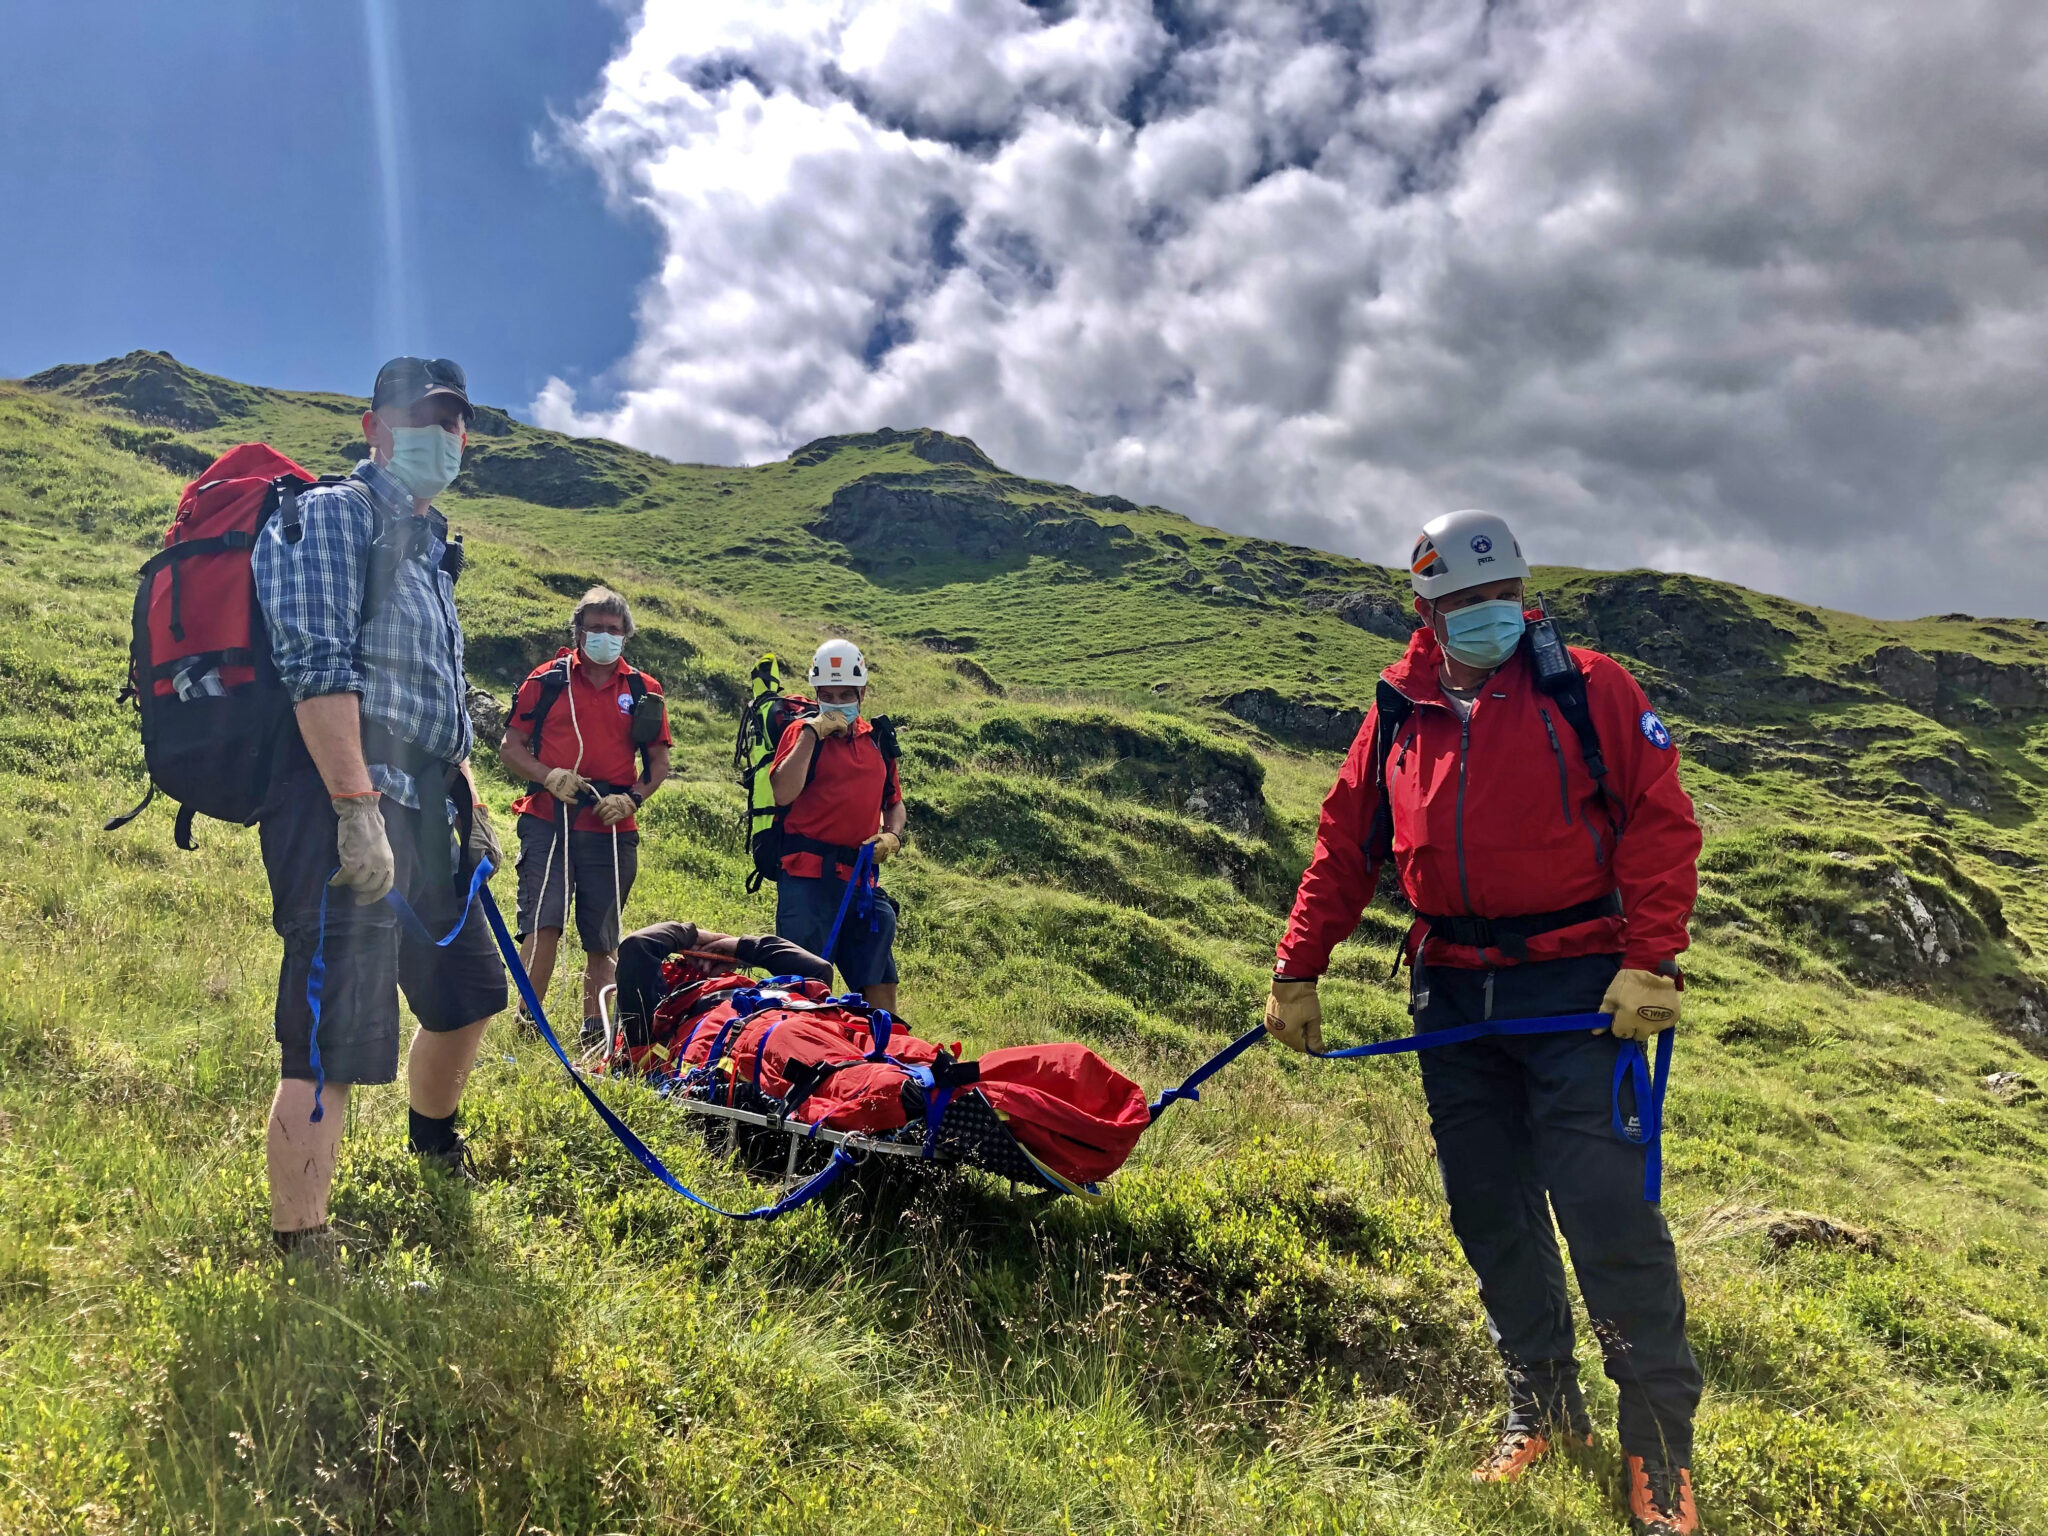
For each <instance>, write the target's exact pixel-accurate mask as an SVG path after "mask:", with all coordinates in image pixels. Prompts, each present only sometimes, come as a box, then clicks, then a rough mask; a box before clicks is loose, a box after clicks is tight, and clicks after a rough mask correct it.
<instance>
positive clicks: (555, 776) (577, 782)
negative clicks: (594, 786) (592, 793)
mask: <svg viewBox="0 0 2048 1536" xmlns="http://www.w3.org/2000/svg"><path fill="white" fill-rule="evenodd" d="M541 783H543V784H545V785H546V786H547V791H548V793H549V794H551V795H553V796H554V797H555V798H556V799H557V800H559V801H561V802H562V804H564V805H574V804H575V803H576V802H577V801H578V800H580V799H582V798H583V796H584V794H585V793H586V792H587V791H588V790H589V788H590V781H589V780H588V779H586V778H584V777H583V775H582V774H580V773H578V772H577V771H576V770H575V769H573V768H550V769H549V770H548V776H547V777H546V778H544V779H542V780H541Z"/></svg>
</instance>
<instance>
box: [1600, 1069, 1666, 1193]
mask: <svg viewBox="0 0 2048 1536" xmlns="http://www.w3.org/2000/svg"><path fill="white" fill-rule="evenodd" d="M1675 1033H1676V1031H1675V1030H1669V1029H1667V1030H1664V1031H1662V1032H1661V1033H1659V1034H1658V1036H1657V1068H1656V1072H1655V1074H1654V1075H1653V1074H1652V1073H1651V1070H1650V1064H1649V1058H1648V1056H1647V1055H1646V1054H1645V1052H1644V1050H1643V1047H1642V1045H1641V1043H1640V1042H1639V1041H1635V1040H1624V1041H1623V1042H1622V1051H1621V1054H1620V1055H1619V1056H1617V1057H1615V1058H1614V1087H1613V1109H1614V1129H1615V1131H1616V1132H1617V1133H1618V1134H1619V1135H1620V1137H1621V1139H1622V1140H1623V1141H1630V1142H1634V1143H1635V1144H1636V1145H1638V1146H1640V1147H1642V1148H1643V1149H1644V1152H1643V1198H1644V1199H1645V1200H1648V1201H1651V1202H1652V1203H1655V1202H1656V1201H1658V1200H1661V1199H1662V1198H1663V1196H1664V1093H1665V1090H1666V1089H1667V1088H1669V1087H1670V1086H1671V1044H1672V1036H1673V1035H1674V1034H1675ZM1630 1046H1634V1047H1635V1049H1633V1050H1630V1049H1629V1047H1630ZM1624 1077H1626V1078H1628V1079H1630V1086H1631V1087H1632V1088H1633V1090H1634V1093H1635V1105H1636V1112H1635V1113H1634V1114H1633V1115H1630V1116H1629V1117H1628V1118H1627V1119H1623V1118H1622V1113H1621V1082H1622V1079H1623V1078H1624Z"/></svg>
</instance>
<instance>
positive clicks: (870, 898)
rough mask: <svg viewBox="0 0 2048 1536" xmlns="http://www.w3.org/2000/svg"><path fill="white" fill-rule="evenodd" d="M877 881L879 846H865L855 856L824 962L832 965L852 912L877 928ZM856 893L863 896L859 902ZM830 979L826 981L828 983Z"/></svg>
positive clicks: (828, 938) (827, 943)
mask: <svg viewBox="0 0 2048 1536" xmlns="http://www.w3.org/2000/svg"><path fill="white" fill-rule="evenodd" d="M875 878H876V876H875V845H874V844H873V843H862V844H861V845H860V852H859V853H858V854H856V855H855V856H854V860H853V872H852V873H851V874H849V875H848V876H847V877H846V889H845V891H843V892H842V893H841V894H840V897H839V911H838V913H837V915H836V916H834V917H833V919H832V932H831V934H830V936H829V937H827V938H826V940H825V950H824V953H823V954H821V955H819V956H818V958H819V959H820V960H823V961H825V962H826V963H828V964H829V963H830V962H831V959H832V952H833V951H834V950H835V949H837V948H838V947H839V929H840V927H841V926H842V925H843V924H844V923H845V922H846V914H847V912H848V910H849V909H851V910H852V912H853V914H854V916H856V917H866V918H868V919H869V923H870V926H871V927H873V926H875V920H874V918H873V917H872V913H873V912H874V906H875ZM856 893H858V895H859V900H857V901H856V900H855V894H856ZM830 979H831V978H830V977H827V978H826V980H828V981H829V980H830Z"/></svg>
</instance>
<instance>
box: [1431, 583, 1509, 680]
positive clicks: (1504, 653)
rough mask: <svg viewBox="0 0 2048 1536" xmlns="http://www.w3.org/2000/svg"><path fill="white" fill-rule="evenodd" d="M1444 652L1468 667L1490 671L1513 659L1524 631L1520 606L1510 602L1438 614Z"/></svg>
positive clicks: (1480, 604) (1503, 599)
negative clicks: (1441, 626) (1440, 622)
mask: <svg viewBox="0 0 2048 1536" xmlns="http://www.w3.org/2000/svg"><path fill="white" fill-rule="evenodd" d="M1440 612H1441V614H1442V617H1443V621H1444V627H1443V630H1442V633H1441V636H1440V638H1441V639H1442V640H1443V645H1444V650H1445V652H1446V653H1447V654H1448V655H1449V656H1450V657H1451V658H1452V659H1453V660H1454V661H1462V662H1463V663H1464V664H1465V665H1466V666H1468V667H1485V668H1487V669H1488V670H1491V669H1492V668H1494V667H1497V666H1499V665H1500V664H1501V663H1502V662H1504V661H1506V660H1507V659H1508V658H1509V657H1510V656H1512V655H1514V653H1515V647H1516V646H1517V645H1518V644H1520V643H1521V639H1522V631H1523V629H1525V628H1526V627H1527V624H1526V621H1525V620H1524V619H1523V618H1522V605H1521V604H1520V603H1518V602H1515V601H1514V600H1512V599H1511V598H1499V599H1496V600H1495V601H1493V602H1490V603H1473V604H1471V605H1470V606H1469V607H1465V608H1447V609H1442V610H1440Z"/></svg>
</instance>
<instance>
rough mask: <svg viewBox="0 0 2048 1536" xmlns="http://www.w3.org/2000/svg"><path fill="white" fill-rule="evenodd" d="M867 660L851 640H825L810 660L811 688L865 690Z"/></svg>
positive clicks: (866, 683)
mask: <svg viewBox="0 0 2048 1536" xmlns="http://www.w3.org/2000/svg"><path fill="white" fill-rule="evenodd" d="M867 685H868V663H867V658H866V657H865V656H863V655H861V653H860V647H859V646H857V645H855V644H854V643H853V642H852V641H851V640H827V641H826V642H825V643H824V644H823V645H821V646H819V647H818V653H817V655H815V656H813V657H812V658H811V686H812V687H813V688H820V687H823V688H865V687H867Z"/></svg>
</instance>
